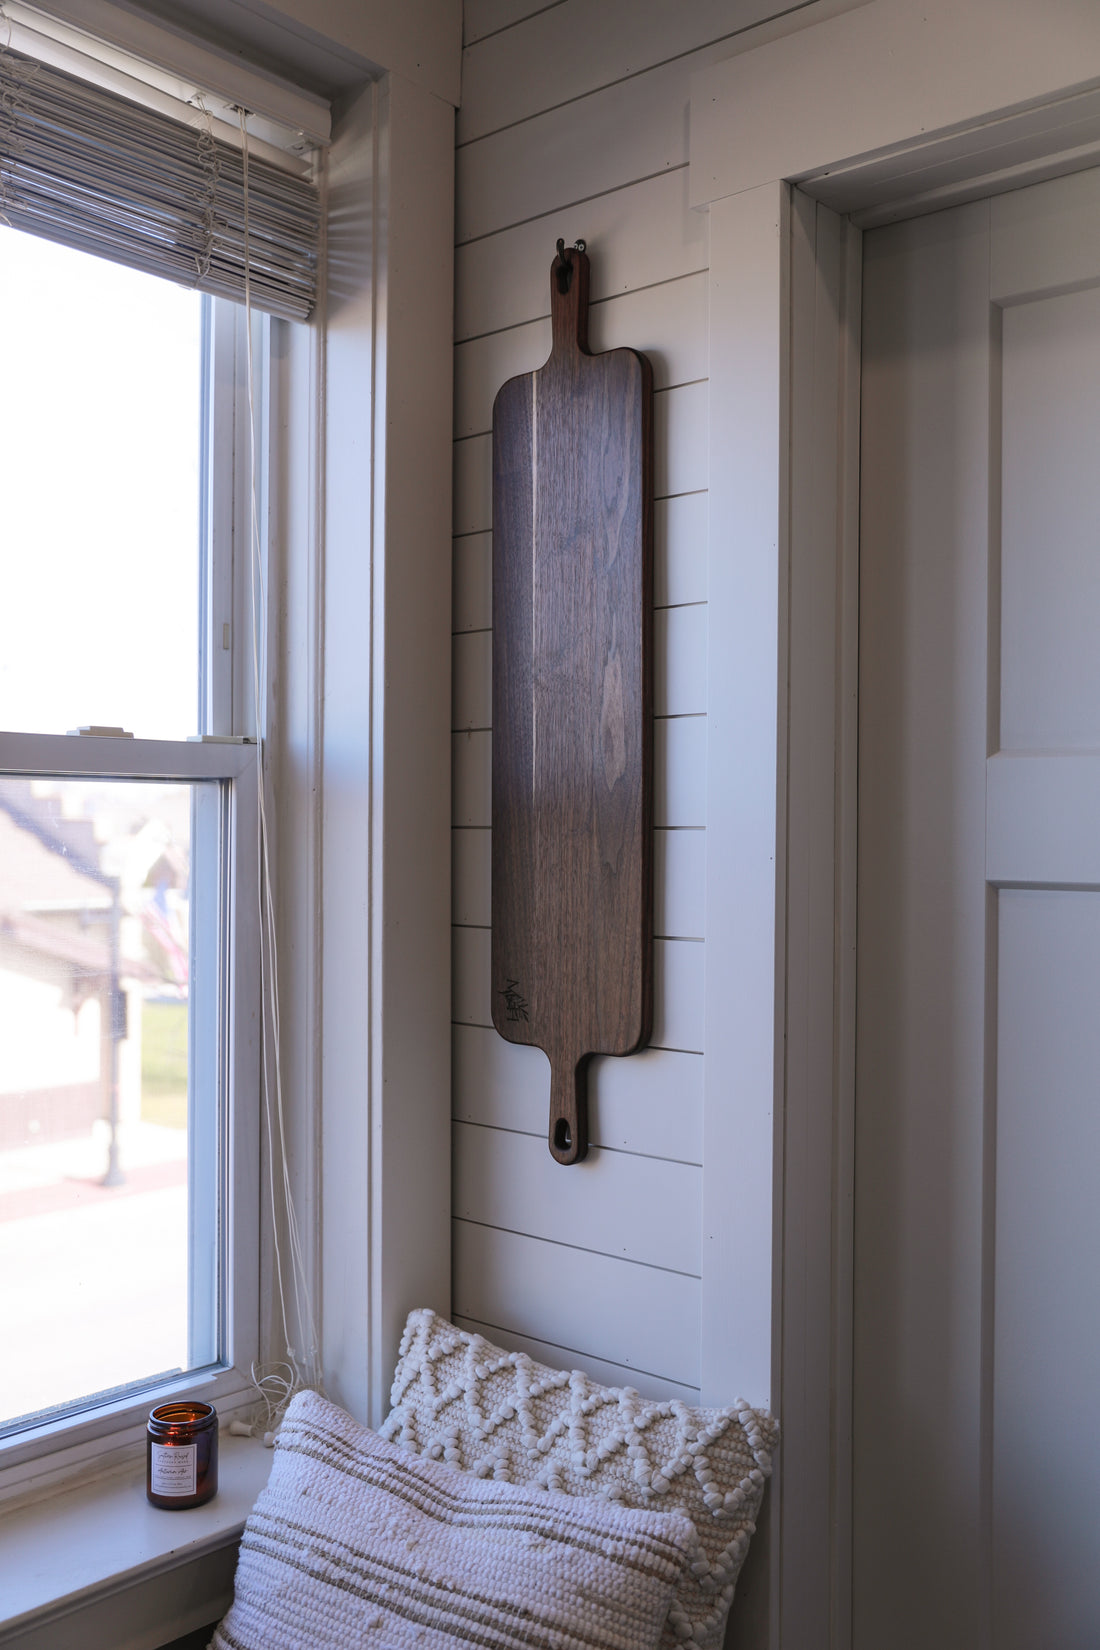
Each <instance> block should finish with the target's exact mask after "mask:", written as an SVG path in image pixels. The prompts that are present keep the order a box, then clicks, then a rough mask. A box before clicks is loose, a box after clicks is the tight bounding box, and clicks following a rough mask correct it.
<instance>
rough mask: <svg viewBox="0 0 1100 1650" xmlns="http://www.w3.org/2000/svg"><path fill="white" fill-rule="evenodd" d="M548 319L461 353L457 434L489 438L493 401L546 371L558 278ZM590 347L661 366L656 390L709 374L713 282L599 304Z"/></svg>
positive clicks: (649, 290) (680, 284) (702, 279)
mask: <svg viewBox="0 0 1100 1650" xmlns="http://www.w3.org/2000/svg"><path fill="white" fill-rule="evenodd" d="M549 269H550V266H549V262H547V282H546V305H545V307H546V311H547V314H546V318H545V319H541V320H537V321H529V322H528V323H527V324H526V325H525V326H519V327H509V328H508V330H507V331H506V332H492V333H488V334H487V335H486V336H484V337H481V338H475V339H473V340H472V341H471V342H470V343H468V344H459V345H458V346H457V348H456V349H455V363H454V367H455V435H456V437H461V436H467V435H481V434H483V433H484V432H485V431H486V430H491V429H492V427H493V402H494V400H495V398H496V394H497V391H498V390H499V389H500V387H501V385H502V384H503V383H505V382H506V380H507V379H509V378H515V377H517V376H518V375H519V374H520V373H525V372H533V371H534V370H535V368H536V367H541V366H542V364H543V362H544V361H545V360H546V358H547V356H548V355H549V354H550V343H551V338H550V316H549V305H550V278H549ZM588 347H589V349H590V350H591V351H592V353H593V355H598V354H601V353H602V352H603V351H605V350H612V349H623V348H626V349H635V350H640V351H641V352H642V354H644V355H645V356H646V357H647V358H648V360H649V363H650V365H651V367H652V368H653V384H654V388H655V389H669V388H671V387H672V386H673V385H676V384H687V383H691V382H693V381H694V380H695V379H699V378H705V377H706V374H707V278H706V276H705V275H701V274H700V275H687V276H684V278H683V279H682V280H678V281H667V282H665V283H664V284H663V285H662V286H651V287H645V288H643V289H642V291H640V292H628V293H626V294H624V296H623V297H621V298H608V299H607V300H605V302H603V303H595V304H592V306H591V308H590V309H589V312H588Z"/></svg>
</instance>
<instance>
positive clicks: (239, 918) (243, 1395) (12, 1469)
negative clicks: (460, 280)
mask: <svg viewBox="0 0 1100 1650" xmlns="http://www.w3.org/2000/svg"><path fill="white" fill-rule="evenodd" d="M0 774H2V775H7V774H18V775H19V776H20V777H23V778H27V777H30V778H35V777H42V778H46V777H58V776H61V777H65V778H73V779H120V780H126V779H131V780H141V779H149V780H176V781H183V782H188V781H194V780H220V781H224V782H226V784H227V786H228V793H229V810H228V813H229V817H228V822H227V823H228V832H227V864H226V866H225V874H226V877H227V911H228V924H229V934H228V936H227V939H228V944H227V960H228V971H227V978H226V982H225V1002H226V1009H227V1015H228V1020H227V1044H226V1055H227V1073H226V1076H227V1083H226V1088H227V1106H226V1118H225V1122H224V1125H223V1130H224V1132H223V1137H222V1148H223V1162H222V1164H221V1166H220V1180H221V1184H222V1188H223V1195H224V1196H225V1198H226V1206H225V1214H224V1221H223V1236H222V1265H223V1267H224V1278H223V1289H224V1294H223V1300H224V1335H225V1347H224V1359H223V1360H222V1361H220V1362H219V1363H217V1364H214V1365H211V1366H208V1367H206V1368H204V1369H201V1370H197V1371H193V1372H190V1373H188V1372H185V1373H183V1374H181V1375H179V1376H177V1377H173V1378H171V1379H169V1380H166V1381H157V1382H150V1383H149V1384H148V1385H145V1386H137V1387H136V1389H133V1388H132V1389H131V1390H129V1391H127V1392H125V1393H122V1394H119V1396H117V1397H116V1398H114V1399H111V1400H109V1401H107V1402H105V1403H103V1404H101V1405H95V1404H90V1405H89V1406H88V1408H86V1409H85V1410H84V1411H82V1412H80V1413H77V1414H72V1413H69V1414H66V1415H64V1416H60V1417H55V1418H47V1419H43V1420H42V1421H40V1422H39V1423H38V1424H37V1425H34V1426H31V1427H28V1428H26V1429H24V1430H22V1431H20V1432H17V1433H11V1434H9V1435H8V1436H7V1437H6V1438H4V1439H0V1503H2V1502H4V1501H6V1500H8V1499H9V1498H10V1497H11V1496H13V1495H18V1494H21V1493H24V1492H26V1491H27V1490H28V1489H30V1488H32V1487H40V1486H41V1485H43V1484H45V1483H47V1482H52V1481H53V1480H54V1479H56V1478H58V1477H61V1476H63V1475H65V1474H67V1473H68V1472H70V1471H72V1470H73V1469H75V1468H79V1467H81V1466H86V1465H89V1464H92V1465H96V1466H98V1467H99V1468H100V1470H102V1466H103V1460H102V1458H103V1456H104V1455H105V1454H106V1453H107V1452H108V1451H111V1450H116V1449H120V1448H122V1447H124V1446H126V1445H129V1444H133V1445H137V1444H139V1443H142V1444H143V1441H144V1436H145V1422H146V1418H147V1415H148V1412H149V1410H150V1408H151V1407H152V1406H153V1405H154V1404H155V1403H159V1402H164V1401H165V1400H167V1399H169V1398H171V1397H174V1396H175V1395H176V1394H181V1393H186V1394H187V1395H188V1396H191V1397H195V1398H199V1399H202V1400H203V1401H205V1402H208V1403H215V1404H217V1406H218V1408H219V1412H220V1413H222V1414H223V1416H224V1415H225V1414H227V1413H231V1412H232V1411H233V1410H234V1409H239V1408H241V1407H242V1406H243V1405H245V1404H250V1403H253V1402H255V1397H256V1394H255V1389H254V1388H253V1386H252V1382H251V1376H250V1370H251V1366H252V1362H253V1360H254V1359H255V1358H256V1357H257V1355H258V1323H259V1300H260V1290H259V1225H260V1196H259V1191H260V1187H259V1157H260V1153H259V1141H260V1128H259V1109H260V1108H259V1085H260V1037H261V1031H260V967H259V961H260V948H259V925H258V918H257V912H258V909H259V878H258V866H257V855H256V847H255V844H256V833H257V762H256V747H255V745H254V744H252V743H247V744H246V743H244V742H243V741H242V742H234V743H232V744H226V743H222V742H218V743H199V742H186V743H183V742H181V743H177V742H176V741H174V740H157V739H117V738H101V737H96V736H79V737H73V736H71V735H65V734H34V733H0Z"/></svg>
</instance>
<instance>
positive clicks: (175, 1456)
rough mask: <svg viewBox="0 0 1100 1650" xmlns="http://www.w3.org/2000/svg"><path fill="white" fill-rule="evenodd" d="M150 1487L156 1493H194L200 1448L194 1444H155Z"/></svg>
mask: <svg viewBox="0 0 1100 1650" xmlns="http://www.w3.org/2000/svg"><path fill="white" fill-rule="evenodd" d="M151 1448H152V1452H153V1458H152V1463H151V1468H150V1475H149V1487H150V1489H151V1490H152V1492H153V1494H154V1495H194V1494H195V1487H196V1473H197V1464H196V1457H197V1455H198V1450H197V1449H196V1447H195V1445H194V1444H153V1445H152V1446H151Z"/></svg>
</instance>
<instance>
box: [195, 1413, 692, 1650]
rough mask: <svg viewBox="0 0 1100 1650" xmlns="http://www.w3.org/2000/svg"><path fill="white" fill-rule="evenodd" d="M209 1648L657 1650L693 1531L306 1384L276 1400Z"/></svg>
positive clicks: (669, 1516) (673, 1518)
mask: <svg viewBox="0 0 1100 1650" xmlns="http://www.w3.org/2000/svg"><path fill="white" fill-rule="evenodd" d="M275 1450H276V1453H275V1462H274V1465H273V1467H272V1471H271V1478H270V1481H269V1483H268V1485H267V1488H266V1489H265V1490H263V1491H262V1492H261V1494H260V1496H259V1499H258V1500H257V1502H256V1505H255V1507H254V1508H253V1509H252V1512H251V1513H250V1515H249V1518H248V1522H247V1524H246V1525H245V1530H244V1536H243V1538H242V1540H241V1556H240V1560H239V1562H238V1566H237V1577H236V1584H235V1596H234V1601H233V1605H232V1608H231V1609H230V1611H229V1613H228V1615H227V1616H226V1617H225V1619H224V1621H222V1623H221V1624H220V1626H219V1627H218V1628H217V1629H216V1631H215V1633H214V1638H213V1641H212V1645H211V1650H352V1647H353V1646H354V1647H355V1650H372V1647H373V1650H456V1647H457V1650H656V1647H657V1644H658V1641H659V1639H660V1635H661V1628H662V1625H663V1623H664V1621H665V1617H666V1616H667V1614H668V1608H669V1601H670V1599H671V1597H672V1589H673V1585H674V1583H675V1581H676V1580H677V1578H678V1576H679V1575H680V1573H681V1571H682V1570H683V1567H684V1564H685V1563H686V1562H690V1561H691V1559H692V1558H693V1556H694V1552H695V1544H694V1532H693V1531H692V1528H691V1524H690V1523H689V1521H688V1520H687V1519H686V1518H681V1517H679V1516H677V1515H676V1514H674V1513H642V1512H636V1511H631V1510H629V1509H628V1508H625V1507H607V1506H601V1505H600V1504H599V1503H598V1502H589V1503H587V1504H586V1505H584V1506H583V1507H582V1506H581V1505H580V1504H579V1503H577V1502H575V1501H567V1500H566V1499H565V1498H564V1497H563V1496H560V1495H547V1494H546V1492H545V1491H543V1490H537V1489H534V1488H533V1487H529V1488H520V1487H519V1486H516V1485H511V1484H495V1483H493V1482H491V1481H479V1480H478V1479H476V1478H471V1477H470V1476H469V1475H468V1474H466V1473H461V1472H455V1471H454V1470H453V1468H451V1467H448V1466H440V1465H439V1464H438V1463H437V1462H435V1461H417V1460H414V1459H412V1458H411V1457H410V1456H409V1455H407V1454H406V1453H405V1452H404V1451H402V1450H399V1449H395V1448H394V1446H393V1445H392V1444H387V1443H384V1442H383V1440H382V1439H381V1438H379V1437H378V1436H377V1434H375V1433H373V1432H371V1431H370V1430H369V1429H368V1428H367V1427H364V1426H360V1424H359V1423H358V1422H357V1421H354V1420H352V1418H351V1416H350V1415H347V1414H346V1413H345V1412H344V1411H343V1410H342V1409H338V1408H337V1407H336V1405H335V1404H330V1403H327V1402H326V1401H325V1399H323V1398H321V1397H320V1396H319V1395H318V1394H317V1393H316V1392H303V1393H299V1395H298V1396H297V1397H296V1398H295V1399H294V1401H293V1403H292V1404H291V1405H290V1408H289V1409H288V1410H287V1413H286V1418H285V1420H284V1421H283V1424H282V1427H281V1428H280V1431H279V1435H278V1438H277V1440H276V1445H275Z"/></svg>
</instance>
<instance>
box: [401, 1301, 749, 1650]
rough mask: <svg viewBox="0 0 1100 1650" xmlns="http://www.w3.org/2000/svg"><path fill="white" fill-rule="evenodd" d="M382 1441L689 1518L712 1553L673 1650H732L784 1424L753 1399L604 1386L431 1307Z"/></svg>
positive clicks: (405, 1349) (688, 1586)
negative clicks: (729, 1624)
mask: <svg viewBox="0 0 1100 1650" xmlns="http://www.w3.org/2000/svg"><path fill="white" fill-rule="evenodd" d="M390 1402H391V1403H392V1405H393V1408H392V1410H391V1411H390V1414H389V1415H388V1416H387V1418H386V1420H385V1421H384V1422H383V1424H382V1429H381V1430H382V1436H383V1437H384V1438H392V1439H394V1440H396V1441H397V1442H398V1443H400V1444H402V1445H403V1446H404V1447H405V1448H406V1449H407V1450H411V1451H413V1452H415V1453H416V1454H419V1455H422V1456H428V1457H435V1458H436V1459H440V1458H442V1459H443V1460H444V1461H447V1462H449V1463H450V1464H451V1465H453V1466H456V1467H462V1468H464V1469H465V1470H466V1471H467V1472H470V1473H473V1474H475V1475H477V1476H478V1477H479V1478H492V1479H494V1480H496V1481H497V1482H505V1483H508V1482H512V1483H521V1484H523V1483H534V1484H539V1485H542V1486H544V1487H545V1488H548V1489H551V1490H556V1491H559V1492H562V1493H564V1494H566V1495H573V1496H585V1497H590V1496H603V1497H605V1498H606V1499H607V1500H608V1501H610V1502H618V1503H620V1504H622V1505H625V1506H630V1507H648V1508H652V1509H654V1510H657V1509H660V1510H661V1511H673V1510H675V1511H679V1512H683V1513H685V1514H686V1515H687V1517H688V1518H690V1519H691V1520H692V1523H693V1524H694V1526H695V1530H696V1532H697V1535H698V1541H699V1549H700V1551H699V1555H698V1557H697V1559H696V1561H695V1562H694V1564H692V1565H690V1566H689V1568H688V1569H687V1570H686V1571H685V1572H684V1576H683V1578H682V1580H681V1582H680V1585H679V1587H678V1588H677V1590H676V1596H675V1598H674V1600H673V1603H672V1608H671V1610H670V1612H669V1619H668V1622H667V1624H666V1627H665V1632H664V1635H663V1637H662V1645H663V1646H664V1647H666V1650H670V1647H672V1646H675V1645H678V1644H679V1645H683V1644H685V1641H694V1644H696V1645H698V1646H700V1647H701V1650H719V1646H720V1644H721V1641H722V1635H723V1632H724V1631H725V1625H726V1617H727V1616H728V1614H729V1608H730V1604H731V1602H732V1600H733V1589H734V1585H735V1583H736V1581H737V1575H738V1571H739V1570H740V1568H741V1565H742V1563H743V1562H744V1558H745V1554H746V1552H747V1551H748V1546H749V1537H750V1536H751V1535H752V1534H753V1532H754V1530H755V1529H756V1524H755V1519H756V1515H757V1513H758V1512H759V1509H760V1502H761V1499H762V1497H763V1494H764V1481H765V1479H766V1478H767V1477H768V1475H769V1474H770V1472H771V1452H772V1450H773V1449H774V1448H775V1445H776V1443H777V1441H778V1437H779V1428H778V1427H777V1425H776V1423H775V1422H774V1421H773V1420H772V1418H771V1416H770V1415H767V1414H765V1413H764V1412H763V1411H761V1410H756V1409H750V1408H749V1406H748V1405H747V1404H746V1403H744V1402H743V1401H739V1402H738V1403H736V1404H735V1405H734V1406H733V1408H732V1409H693V1408H692V1407H691V1406H689V1405H688V1404H685V1403H683V1402H682V1401H681V1400H680V1399H678V1398H671V1399H669V1400H668V1401H667V1402H664V1403H655V1402H653V1401H652V1400H650V1399H646V1398H641V1397H639V1395H638V1394H637V1392H635V1391H634V1389H633V1387H607V1386H599V1385H597V1383H596V1382H595V1381H591V1380H589V1379H588V1377H587V1376H586V1375H584V1374H582V1373H581V1371H579V1370H573V1371H572V1372H571V1373H570V1372H567V1371H564V1370H560V1369H548V1368H546V1366H545V1365H543V1364H537V1363H535V1362H534V1360H533V1359H532V1358H529V1357H527V1356H526V1354H524V1353H522V1352H505V1351H502V1349H501V1348H500V1347H498V1346H493V1345H491V1344H490V1342H488V1341H486V1340H483V1339H482V1337H481V1336H480V1335H471V1334H469V1333H467V1331H465V1330H462V1329H456V1328H455V1326H454V1325H453V1324H450V1323H448V1322H447V1321H446V1319H445V1318H440V1317H438V1316H437V1315H436V1314H435V1313H434V1312H431V1311H429V1310H427V1309H426V1308H424V1309H422V1310H420V1311H417V1312H412V1313H410V1315H409V1320H408V1322H407V1324H406V1325H405V1333H404V1336H403V1337H402V1341H401V1351H400V1354H399V1357H398V1363H397V1371H396V1373H395V1375H394V1381H393V1390H392V1392H391V1394H390Z"/></svg>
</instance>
